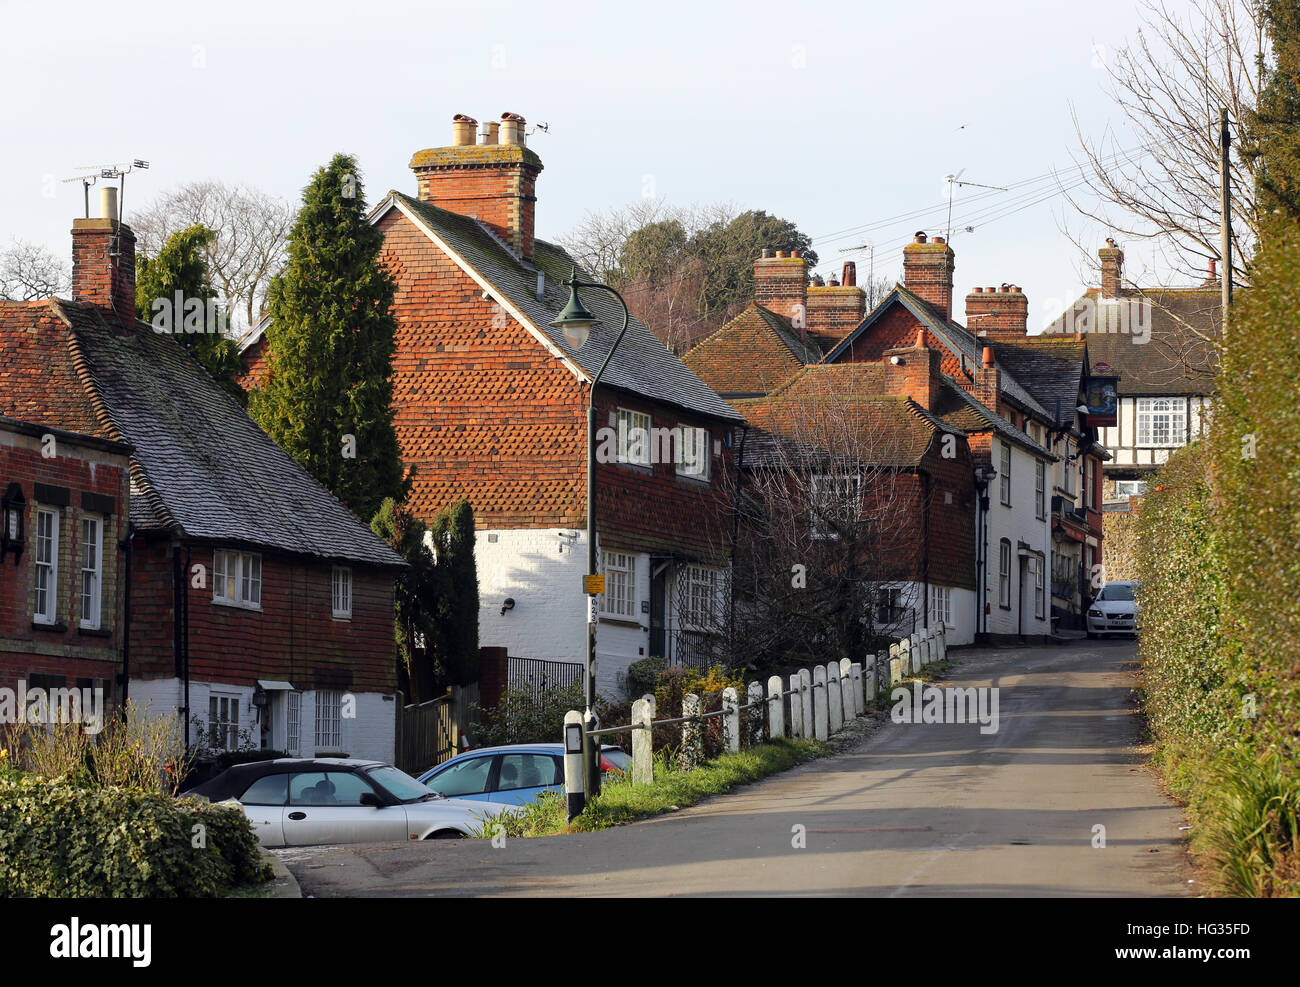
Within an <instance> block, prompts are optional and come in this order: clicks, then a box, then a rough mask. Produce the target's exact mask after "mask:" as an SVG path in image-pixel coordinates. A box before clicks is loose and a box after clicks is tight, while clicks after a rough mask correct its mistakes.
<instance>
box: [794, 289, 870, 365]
mask: <svg viewBox="0 0 1300 987" xmlns="http://www.w3.org/2000/svg"><path fill="white" fill-rule="evenodd" d="M866 306H867V295H866V292H864V291H863V290H862V289H861V288H856V287H852V286H847V285H827V286H823V287H818V286H816V285H814V286H813V287H811V288H809V289H808V332H809V333H811V334H812V336H813V338H815V339H816V340H817V342H818V344H820V345H821V347H822V350H823V351H824V352H827V353H829V352H830V351H831V350H832V349H833V348H834V347H835V346H837V345H838V344H839V342H840V340H842V339H843V338H844V337H845V336H847V335H848V334H849V333H851V332H852V331H853V330H854V329H856V328H857V327H858V324H859V323H860V322H861V321H862V317H863V315H864V314H865V312H866Z"/></svg>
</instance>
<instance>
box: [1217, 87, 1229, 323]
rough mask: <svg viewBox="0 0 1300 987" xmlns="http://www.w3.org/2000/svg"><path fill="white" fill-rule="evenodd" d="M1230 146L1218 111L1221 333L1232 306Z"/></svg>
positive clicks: (1223, 113) (1225, 119) (1223, 109)
mask: <svg viewBox="0 0 1300 987" xmlns="http://www.w3.org/2000/svg"><path fill="white" fill-rule="evenodd" d="M1231 146H1232V134H1231V132H1230V131H1229V130H1228V110H1227V108H1226V107H1220V109H1219V194H1220V196H1221V199H1220V202H1219V210H1220V217H1221V219H1220V223H1219V262H1220V263H1221V264H1222V265H1223V274H1222V275H1220V282H1219V283H1220V285H1221V291H1222V303H1221V304H1222V305H1223V330H1222V331H1223V333H1224V335H1225V336H1226V335H1227V332H1228V309H1229V308H1231V306H1232V184H1231V183H1232V174H1231V172H1230V171H1229V170H1228V169H1229V162H1228V151H1229V149H1230V148H1231Z"/></svg>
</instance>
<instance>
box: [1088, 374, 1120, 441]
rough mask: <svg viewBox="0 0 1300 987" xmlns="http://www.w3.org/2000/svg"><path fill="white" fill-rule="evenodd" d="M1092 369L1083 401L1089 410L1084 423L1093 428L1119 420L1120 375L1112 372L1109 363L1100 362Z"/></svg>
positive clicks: (1103, 426) (1102, 426)
mask: <svg viewBox="0 0 1300 987" xmlns="http://www.w3.org/2000/svg"><path fill="white" fill-rule="evenodd" d="M1092 371H1093V372H1092V374H1091V375H1090V376H1088V377H1087V378H1085V380H1084V388H1083V396H1084V402H1083V403H1084V404H1085V405H1086V406H1087V409H1088V411H1087V414H1085V415H1084V416H1083V423H1084V425H1086V426H1089V427H1091V428H1106V427H1107V426H1110V425H1114V424H1115V423H1116V421H1117V419H1116V414H1117V412H1118V410H1119V396H1118V389H1119V375H1118V374H1115V373H1112V372H1111V368H1110V364H1107V363H1098V364H1097V365H1096V366H1095V367H1093V368H1092Z"/></svg>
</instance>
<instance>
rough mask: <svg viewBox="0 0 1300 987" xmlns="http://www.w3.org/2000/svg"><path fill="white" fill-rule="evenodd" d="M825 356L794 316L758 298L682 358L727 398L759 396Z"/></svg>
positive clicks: (691, 368)
mask: <svg viewBox="0 0 1300 987" xmlns="http://www.w3.org/2000/svg"><path fill="white" fill-rule="evenodd" d="M821 357H822V354H821V350H820V349H818V348H817V346H816V344H814V343H811V342H804V341H803V340H801V339H800V338H799V333H798V331H797V330H796V329H794V328H793V327H791V325H790V323H789V321H788V320H786V319H785V318H783V317H782V316H780V315H777V314H776V313H775V312H773V311H771V310H770V309H767V308H764V307H763V306H762V305H759V304H758V303H757V302H751V303H750V304H749V306H748V307H747V308H746V309H745V310H744V311H743V312H741V313H740V314H739V315H738V316H736V317H735V318H734V319H732V320H731V321H730V322H728V323H727V324H726V325H725V326H723V327H722V328H721V329H719V330H718V331H717V332H715V333H714V334H713V335H711V336H709V337H708V338H707V339H704V340H703V341H701V342H700V343H698V344H697V345H696V346H695V347H694V348H692V349H691V350H690V351H689V352H688V353H686V355H685V356H683V357H682V362H683V363H684V364H686V366H687V367H688V368H689V369H690V370H692V371H694V373H695V374H696V376H698V377H699V378H700V379H701V380H703V381H704V382H705V383H706V384H708V385H709V386H710V387H711V388H713V389H714V390H715V391H717V392H718V393H719V394H721V395H722V396H723V397H755V396H758V395H761V394H769V393H771V392H772V391H774V390H775V389H776V388H778V387H780V386H781V385H782V384H784V383H785V382H786V381H788V380H789V379H790V378H791V377H792V376H794V375H795V374H797V373H798V372H799V371H800V370H802V369H803V368H804V366H805V365H806V364H809V363H816V362H818V361H819V360H820V359H821Z"/></svg>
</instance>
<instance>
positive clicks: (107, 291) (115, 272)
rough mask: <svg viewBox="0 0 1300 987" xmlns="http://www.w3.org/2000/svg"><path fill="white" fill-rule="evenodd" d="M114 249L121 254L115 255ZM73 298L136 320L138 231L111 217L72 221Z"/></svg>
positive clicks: (125, 318)
mask: <svg viewBox="0 0 1300 987" xmlns="http://www.w3.org/2000/svg"><path fill="white" fill-rule="evenodd" d="M115 231H116V233H117V239H118V242H117V244H116V251H114V250H113V247H114V244H113V236H114V232H115ZM114 252H115V253H116V254H117V255H118V256H116V257H114V256H112V254H113V253H114ZM72 298H73V301H78V302H89V303H91V304H93V305H98V306H99V307H100V308H103V309H106V310H109V311H112V312H114V313H116V315H117V317H118V318H119V319H121V320H122V321H124V322H130V323H134V322H135V234H134V233H132V232H131V227H129V226H126V225H124V224H119V223H117V222H115V221H113V220H109V219H74V220H73V221H72ZM110 303H111V304H110Z"/></svg>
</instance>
